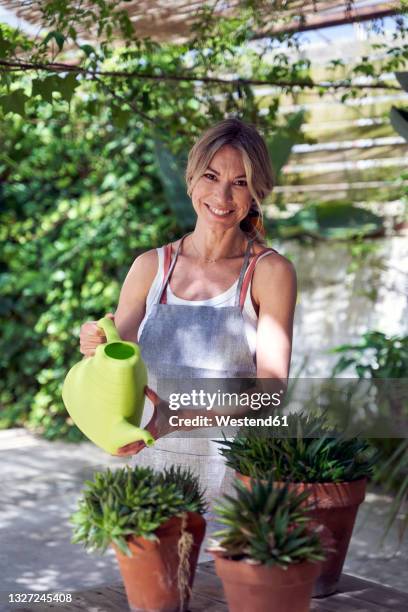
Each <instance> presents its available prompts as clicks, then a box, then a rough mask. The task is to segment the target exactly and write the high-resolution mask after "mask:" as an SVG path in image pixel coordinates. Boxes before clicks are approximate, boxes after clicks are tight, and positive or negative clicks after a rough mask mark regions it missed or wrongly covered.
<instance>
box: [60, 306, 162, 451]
mask: <svg viewBox="0 0 408 612" xmlns="http://www.w3.org/2000/svg"><path fill="white" fill-rule="evenodd" d="M97 324H98V326H99V327H100V328H101V329H103V330H104V332H105V335H106V338H107V342H106V343H104V344H101V345H99V346H98V347H97V349H96V351H95V355H93V356H92V357H86V358H85V359H82V361H80V362H79V363H77V364H75V365H74V366H73V367H72V368H71V369H70V371H69V372H68V374H67V376H66V378H65V380H64V384H63V388H62V398H63V401H64V404H65V407H66V409H67V411H68V413H69V414H70V416H71V418H72V420H73V421H74V423H75V424H76V425H77V427H78V428H79V429H80V430H81V431H82V432H83V433H84V434H85V435H86V436H87V437H88V438H89V439H90V440H92V442H94V443H95V444H96V445H97V446H99V447H100V448H102V449H104V450H105V451H107V452H108V453H111V454H117V451H118V450H119V448H121V447H122V446H125V445H127V444H130V443H132V442H137V441H138V440H142V441H143V442H144V443H145V444H146V446H151V445H152V444H154V438H153V436H152V435H151V433H150V432H149V431H147V430H145V429H142V428H140V427H139V425H140V421H141V418H142V414H143V406H144V400H145V396H144V389H145V386H146V384H147V370H146V366H145V364H144V362H143V360H142V357H141V354H140V348H139V347H138V345H137V344H135V343H134V342H127V341H124V340H122V339H121V338H120V336H119V333H118V331H117V329H116V327H115V324H114V322H113V321H112V320H111V319H109V318H107V317H103V318H102V319H100V320H99V321H98V322H97Z"/></svg>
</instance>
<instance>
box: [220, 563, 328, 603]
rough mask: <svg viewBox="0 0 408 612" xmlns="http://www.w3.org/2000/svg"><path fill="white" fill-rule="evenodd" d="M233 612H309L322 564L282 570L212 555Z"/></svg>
mask: <svg viewBox="0 0 408 612" xmlns="http://www.w3.org/2000/svg"><path fill="white" fill-rule="evenodd" d="M212 555H213V556H214V558H215V569H216V572H217V574H218V576H219V577H220V578H221V580H222V584H223V587H224V592H225V596H226V598H227V603H228V610H229V612H266V611H267V612H308V611H309V610H310V599H311V596H312V589H313V583H314V581H315V580H316V578H317V576H318V575H319V572H320V565H321V564H320V563H311V562H309V561H305V562H303V563H295V564H293V565H290V566H289V567H288V568H287V569H286V570H285V569H282V568H281V567H278V566H275V567H268V566H266V565H252V564H249V563H246V562H245V561H233V560H231V559H226V558H223V557H221V556H220V554H219V553H216V552H212Z"/></svg>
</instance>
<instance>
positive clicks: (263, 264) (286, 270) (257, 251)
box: [254, 243, 296, 280]
mask: <svg viewBox="0 0 408 612" xmlns="http://www.w3.org/2000/svg"><path fill="white" fill-rule="evenodd" d="M266 249H269V250H268V251H266ZM263 252H265V255H264V256H262V255H261V254H262V253H263ZM266 253H268V254H266ZM254 255H255V256H256V255H261V257H259V259H258V261H257V263H256V267H255V270H256V277H257V278H258V279H264V280H265V279H267V278H269V279H270V278H271V277H275V278H276V277H279V278H287V279H288V280H290V279H291V278H296V271H295V267H294V265H293V263H292V262H291V261H290V259H288V258H287V257H285V256H284V255H281V254H280V253H278V251H276V250H275V249H271V248H270V247H265V246H264V245H262V244H260V243H255V244H254Z"/></svg>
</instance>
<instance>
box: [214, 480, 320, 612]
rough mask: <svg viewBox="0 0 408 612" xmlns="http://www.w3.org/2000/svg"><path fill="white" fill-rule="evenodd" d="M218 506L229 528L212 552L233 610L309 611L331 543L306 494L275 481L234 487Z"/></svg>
mask: <svg viewBox="0 0 408 612" xmlns="http://www.w3.org/2000/svg"><path fill="white" fill-rule="evenodd" d="M234 488H235V492H236V496H235V497H231V496H228V495H225V496H224V498H222V499H221V503H220V504H218V505H217V506H216V507H215V510H216V514H217V517H218V520H219V522H220V523H221V524H223V525H225V529H222V530H220V531H218V532H216V533H215V534H214V537H215V538H216V539H215V540H214V541H213V542H211V546H210V547H209V548H208V550H209V552H211V553H212V554H213V556H214V558H215V568H216V572H217V574H218V576H219V577H220V578H221V580H222V583H223V587H224V592H225V596H226V599H227V603H228V610H229V611H230V612H242V610H251V612H265V610H268V612H307V610H309V608H310V599H311V596H312V588H313V584H314V581H315V580H316V577H317V576H318V574H319V572H320V565H321V561H322V560H323V559H324V558H325V554H326V550H327V547H328V545H329V542H328V540H327V535H326V538H325V537H324V535H325V534H324V533H322V531H324V528H323V527H322V526H321V525H317V524H316V523H315V522H313V521H312V520H311V518H310V516H309V515H308V513H307V497H308V494H307V493H306V492H303V493H297V492H296V491H293V490H290V488H289V487H288V486H286V485H284V486H276V483H275V484H274V483H273V478H272V477H270V478H269V479H268V480H267V481H262V480H251V487H250V488H247V487H246V486H245V485H244V484H243V483H242V482H240V481H238V480H237V481H236V482H235V484H234Z"/></svg>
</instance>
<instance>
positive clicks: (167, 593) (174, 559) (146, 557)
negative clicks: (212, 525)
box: [112, 512, 206, 612]
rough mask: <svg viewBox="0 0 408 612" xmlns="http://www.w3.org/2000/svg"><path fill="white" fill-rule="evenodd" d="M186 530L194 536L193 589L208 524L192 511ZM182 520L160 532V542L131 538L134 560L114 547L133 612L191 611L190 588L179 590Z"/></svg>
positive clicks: (190, 582)
mask: <svg viewBox="0 0 408 612" xmlns="http://www.w3.org/2000/svg"><path fill="white" fill-rule="evenodd" d="M187 514H188V518H187V523H186V531H187V532H189V533H191V535H192V536H193V545H192V547H191V550H190V553H189V554H188V557H187V558H188V562H189V568H190V569H189V573H188V574H187V581H188V586H189V589H192V586H193V581H194V575H195V570H196V566H197V560H198V555H199V552H200V546H201V543H202V541H203V538H204V535H205V527H206V522H205V519H204V518H203V517H202V516H201V515H200V514H198V513H195V512H189V513H187ZM181 526H182V519H181V518H180V517H173V518H171V519H170V520H169V521H167V522H166V523H164V524H163V525H161V526H160V527H159V528H158V529H157V530H156V535H157V536H158V538H159V541H158V542H154V541H151V540H146V539H145V538H142V537H134V536H130V537H129V538H128V543H129V547H130V550H131V551H132V557H127V556H126V555H124V554H123V553H122V552H120V550H119V549H118V548H117V546H115V544H112V546H113V548H114V549H115V552H116V557H117V559H118V562H119V567H120V571H121V573H122V578H123V582H124V584H125V589H126V595H127V598H128V602H129V607H130V609H131V610H132V611H134V612H136V611H145V612H148V611H151V612H153V611H154V612H182V611H183V610H187V604H188V601H189V594H190V593H189V589H188V588H186V589H185V590H184V593H183V589H181V592H180V590H179V588H178V570H179V565H180V564H179V561H180V559H179V553H178V543H179V540H180V534H181Z"/></svg>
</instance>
